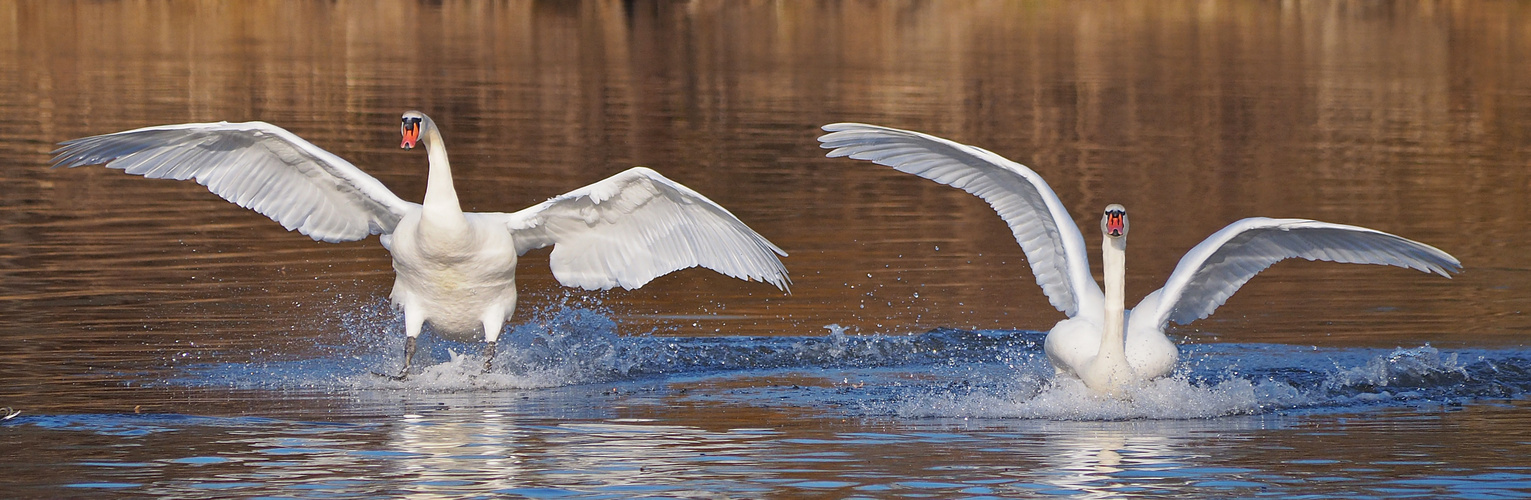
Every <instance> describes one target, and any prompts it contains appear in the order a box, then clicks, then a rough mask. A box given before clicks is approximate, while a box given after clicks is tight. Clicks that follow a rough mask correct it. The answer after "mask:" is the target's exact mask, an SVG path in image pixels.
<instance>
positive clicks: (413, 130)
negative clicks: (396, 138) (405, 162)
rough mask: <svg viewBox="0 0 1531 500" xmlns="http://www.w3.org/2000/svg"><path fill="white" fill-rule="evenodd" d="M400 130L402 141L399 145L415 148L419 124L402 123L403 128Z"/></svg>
mask: <svg viewBox="0 0 1531 500" xmlns="http://www.w3.org/2000/svg"><path fill="white" fill-rule="evenodd" d="M401 132H402V133H403V134H404V142H402V143H400V144H399V147H400V148H403V149H415V143H418V142H420V125H419V124H416V123H406V124H404V128H403V129H402V130H401Z"/></svg>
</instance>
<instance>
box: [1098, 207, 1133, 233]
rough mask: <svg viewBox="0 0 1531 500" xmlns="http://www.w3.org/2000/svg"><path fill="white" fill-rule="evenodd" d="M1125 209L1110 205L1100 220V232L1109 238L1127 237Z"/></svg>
mask: <svg viewBox="0 0 1531 500" xmlns="http://www.w3.org/2000/svg"><path fill="white" fill-rule="evenodd" d="M1128 226H1129V224H1128V223H1127V207H1123V206H1121V205H1118V204H1115V203H1112V204H1111V205H1110V206H1108V207H1106V214H1105V215H1104V216H1102V217H1101V218H1100V232H1101V233H1103V234H1105V235H1106V237H1109V238H1121V237H1123V236H1127V227H1128Z"/></svg>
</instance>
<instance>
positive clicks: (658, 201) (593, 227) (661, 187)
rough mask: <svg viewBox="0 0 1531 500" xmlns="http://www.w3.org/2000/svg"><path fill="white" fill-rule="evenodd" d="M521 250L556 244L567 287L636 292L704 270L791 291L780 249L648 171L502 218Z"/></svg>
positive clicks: (555, 260) (553, 260)
mask: <svg viewBox="0 0 1531 500" xmlns="http://www.w3.org/2000/svg"><path fill="white" fill-rule="evenodd" d="M498 216H500V217H502V218H503V219H504V222H505V224H506V226H507V227H509V228H510V230H511V232H512V233H513V235H514V239H515V241H516V252H517V253H526V252H527V251H528V250H532V249H535V248H542V247H545V246H548V245H554V247H553V252H552V254H551V255H550V256H549V260H550V264H551V265H552V267H553V276H554V277H555V278H558V281H559V282H560V283H563V284H564V285H566V286H572V287H580V288H585V289H588V290H604V289H609V288H612V287H615V286H621V287H622V288H626V289H629V290H631V289H635V288H638V287H641V286H643V285H644V284H647V283H648V282H649V281H650V280H653V279H654V278H657V277H660V276H663V275H665V274H668V273H670V272H672V271H677V270H680V269H685V268H688V267H693V266H702V267H706V268H708V269H712V270H714V271H717V272H720V273H723V274H725V275H728V276H731V277H734V278H739V279H742V280H747V281H748V280H758V281H762V282H766V283H770V284H772V285H776V287H777V288H780V289H782V290H787V287H788V285H789V284H790V283H791V280H790V279H788V278H787V269H786V267H784V266H782V263H781V260H780V259H778V258H777V256H778V255H780V256H783V257H785V256H786V255H787V253H786V252H783V251H782V250H781V249H780V248H777V246H776V245H774V244H772V243H771V242H770V241H768V240H766V239H765V237H764V236H761V235H760V234H758V233H756V232H755V231H754V230H752V229H750V228H749V226H746V225H744V223H743V222H740V221H739V219H738V218H737V217H734V215H733V214H731V213H729V212H728V210H726V209H724V208H723V207H721V206H719V205H718V204H717V203H713V202H712V200H709V199H707V197H705V196H702V195H701V194H699V193H697V192H696V191H692V190H691V189H690V188H687V187H686V186H683V185H681V184H680V183H677V182H675V181H672V180H670V179H667V178H665V177H664V176H663V175H659V172H655V171H653V170H650V169H648V168H644V167H634V168H631V169H628V170H627V171H624V172H622V173H619V174H617V175H613V176H611V177H608V178H606V179H604V180H601V181H600V182H596V183H594V184H591V185H589V186H585V187H582V188H579V189H576V190H574V191H571V192H569V193H567V194H564V195H562V196H558V197H554V198H552V199H549V200H548V201H545V202H542V203H541V204H538V205H535V206H532V207H530V208H527V209H525V210H522V211H519V212H515V213H510V214H498Z"/></svg>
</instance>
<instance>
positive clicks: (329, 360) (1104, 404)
mask: <svg viewBox="0 0 1531 500" xmlns="http://www.w3.org/2000/svg"><path fill="white" fill-rule="evenodd" d="M385 306H386V305H385V304H384V305H379V306H375V307H371V308H362V309H358V310H354V311H353V312H350V313H347V314H341V315H337V316H336V317H335V319H334V324H335V327H336V328H338V329H340V330H341V333H342V334H341V335H338V336H333V337H334V338H336V339H337V340H336V341H334V342H328V343H323V342H321V343H320V345H318V346H317V347H316V348H315V350H314V351H312V352H317V353H318V357H310V358H306V359H280V358H279V357H278V359H270V360H260V361H254V362H248V363H221V364H200V365H194V366H190V367H186V372H187V374H188V375H187V376H186V377H184V378H183V379H181V380H179V381H177V383H181V384H186V385H195V386H227V387H230V388H236V389H265V390H284V391H285V390H298V391H304V390H320V391H331V392H333V391H378V390H382V391H393V390H405V391H425V392H436V393H450V392H469V391H486V390H487V391H497V390H529V389H545V388H551V387H563V386H577V385H583V384H606V383H617V384H621V383H642V382H643V381H653V380H660V379H665V378H669V377H677V376H679V377H685V378H690V379H697V378H730V377H738V376H741V374H745V373H748V374H750V375H749V376H754V375H759V374H762V373H767V374H769V373H797V374H804V375H809V376H814V377H822V378H826V379H832V380H842V381H843V382H844V383H843V384H839V385H838V386H836V387H827V388H821V389H819V390H820V393H811V392H803V393H795V394H796V395H794V396H790V397H791V398H798V402H801V403H808V404H817V403H824V404H825V405H832V406H835V407H840V408H852V409H854V410H851V411H855V412H859V413H860V414H862V415H867V416H878V415H883V416H897V417H904V418H953V417H955V418H1023V419H1051V420H1128V419H1185V418H1213V417H1220V416H1229V415H1252V414H1263V413H1270V412H1278V411H1289V410H1300V411H1311V410H1314V409H1336V408H1354V407H1358V406H1365V405H1407V404H1445V403H1450V402H1452V401H1460V400H1462V399H1476V398H1485V397H1520V396H1522V395H1524V394H1526V393H1527V392H1531V360H1528V359H1527V358H1526V357H1525V356H1524V354H1522V353H1517V352H1506V351H1456V352H1442V351H1440V350H1439V349H1437V348H1435V347H1431V346H1429V345H1425V346H1421V347H1417V348H1400V349H1395V350H1391V351H1386V350H1376V349H1324V350H1321V349H1317V348H1308V347H1297V346H1285V345H1266V344H1195V345H1186V346H1184V347H1183V348H1182V349H1183V350H1184V351H1185V352H1184V359H1185V361H1183V362H1182V366H1181V367H1180V369H1179V370H1178V371H1177V372H1176V373H1175V374H1174V375H1173V376H1171V377H1166V378H1163V379H1159V380H1154V381H1151V382H1148V383H1146V384H1143V385H1142V386H1140V387H1137V388H1135V389H1132V390H1130V391H1129V393H1128V395H1127V397H1126V398H1121V399H1117V398H1107V397H1101V396H1098V395H1095V394H1093V393H1091V392H1090V391H1089V390H1087V389H1086V388H1085V387H1084V386H1083V385H1082V384H1080V383H1079V382H1078V381H1075V380H1072V379H1067V378H1055V377H1054V376H1053V373H1052V368H1051V366H1050V365H1049V364H1048V361H1047V358H1046V356H1045V355H1043V354H1042V350H1041V343H1042V340H1043V338H1044V336H1045V334H1043V333H1040V332H1028V331H1008V330H989V331H967V330H957V329H949V328H938V329H935V330H932V331H929V332H926V333H922V334H918V335H907V336H900V335H851V334H847V333H846V329H845V328H843V327H840V326H839V325H826V326H825V328H826V329H827V330H828V332H829V333H828V335H823V336H797V337H667V336H660V335H654V334H652V333H645V334H639V335H621V334H619V333H618V325H617V323H616V322H615V321H613V320H612V319H611V314H609V313H608V312H606V311H604V310H602V309H601V308H599V307H598V305H597V306H596V307H589V306H590V304H588V303H586V304H578V305H570V304H567V303H561V304H560V303H554V304H553V305H551V306H548V307H546V308H544V309H542V310H539V311H532V312H529V313H528V314H527V315H526V316H525V317H526V318H527V319H526V320H525V321H524V322H522V323H518V324H516V325H514V326H513V328H512V329H511V330H510V331H509V332H507V333H506V334H505V335H504V336H502V337H501V341H500V349H499V351H498V353H497V355H496V358H495V363H494V364H495V368H494V369H493V370H492V371H489V372H485V371H483V368H482V367H483V361H484V359H483V357H482V351H481V349H482V348H483V345H484V344H461V343H454V342H450V341H445V340H442V339H439V338H433V337H430V336H427V337H424V338H422V342H421V352H420V354H418V355H417V360H418V363H417V366H419V368H417V369H416V371H415V372H414V373H412V374H411V375H410V377H409V378H408V379H406V380H404V381H393V380H389V379H388V378H386V377H381V376H378V375H376V374H375V372H382V373H392V371H393V370H395V369H396V368H395V367H396V366H398V365H397V363H398V362H399V360H398V359H397V357H398V355H399V353H401V352H402V350H403V346H402V343H403V339H402V338H401V337H402V336H400V335H396V334H388V333H387V332H390V331H394V332H396V331H397V329H398V327H399V326H400V325H398V324H397V322H398V318H397V315H396V314H394V313H392V312H391V311H389V310H388V309H387V308H386V307H385ZM326 338H328V337H326ZM853 380H854V381H855V382H852V381H853ZM853 388H854V389H853ZM755 397H758V398H760V400H759V401H752V402H750V404H761V405H771V404H777V403H778V402H779V399H780V397H781V395H780V394H774V393H762V394H759V395H758V396H755ZM744 399H746V400H749V399H752V398H751V397H745V398H744Z"/></svg>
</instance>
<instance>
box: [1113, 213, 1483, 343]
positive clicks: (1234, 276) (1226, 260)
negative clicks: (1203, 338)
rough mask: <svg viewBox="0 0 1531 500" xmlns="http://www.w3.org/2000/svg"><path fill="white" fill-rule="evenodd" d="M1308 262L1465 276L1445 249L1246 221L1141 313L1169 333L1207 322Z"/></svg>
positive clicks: (1368, 232)
mask: <svg viewBox="0 0 1531 500" xmlns="http://www.w3.org/2000/svg"><path fill="white" fill-rule="evenodd" d="M1293 257H1301V258H1304V259H1307V260H1326V261H1331V262H1343V263H1350V264H1386V265H1390V266H1398V267H1406V268H1410V269H1418V270H1420V271H1424V272H1429V273H1436V274H1439V275H1441V276H1445V277H1447V278H1450V277H1451V275H1450V273H1453V272H1457V271H1459V270H1461V268H1462V263H1461V262H1459V261H1458V260H1457V259H1456V257H1452V256H1451V255H1450V254H1448V253H1446V252H1443V251H1441V250H1440V249H1438V248H1435V247H1432V246H1430V245H1426V244H1424V243H1420V242H1417V241H1414V240H1410V239H1407V238H1403V237H1400V236H1395V235H1392V234H1388V233H1384V232H1382V231H1377V230H1374V229H1367V228H1364V227H1358V226H1347V225H1343V224H1330V223H1328V222H1319V221H1314V220H1307V219H1268V218H1264V217H1254V218H1249V219H1244V220H1241V221H1238V222H1234V223H1233V224H1229V225H1228V227H1225V228H1223V229H1222V230H1220V231H1218V232H1216V233H1212V235H1211V236H1208V237H1207V239H1206V240H1203V241H1202V242H1201V243H1200V244H1198V245H1196V247H1195V248H1192V249H1191V251H1190V252H1187V253H1186V254H1185V257H1182V258H1181V259H1180V263H1179V264H1177V265H1176V266H1175V271H1174V272H1173V273H1171V274H1170V277H1169V280H1168V282H1167V283H1165V285H1164V288H1163V289H1161V290H1160V291H1158V292H1155V293H1153V294H1149V297H1148V298H1145V299H1144V303H1143V304H1140V306H1139V307H1140V308H1141V307H1144V306H1149V302H1150V300H1149V299H1150V298H1152V299H1154V300H1155V301H1156V302H1157V304H1154V305H1152V309H1135V310H1143V311H1147V310H1152V311H1153V312H1154V314H1155V316H1153V317H1152V318H1153V320H1154V321H1155V324H1156V325H1157V326H1158V328H1160V329H1162V328H1164V327H1165V326H1168V323H1169V322H1171V321H1173V322H1175V323H1177V324H1186V323H1190V322H1192V321H1195V320H1198V319H1201V318H1205V317H1207V316H1210V315H1211V314H1212V311H1215V310H1217V307H1218V306H1221V305H1223V302H1226V301H1227V300H1228V297H1230V296H1232V295H1233V293H1234V292H1236V291H1238V289H1239V287H1240V286H1243V285H1244V283H1245V282H1248V281H1249V279H1250V278H1253V277H1254V276H1255V275H1256V274H1258V273H1259V272H1260V271H1263V270H1265V268H1267V267H1270V266H1271V264H1275V263H1277V262H1280V261H1282V260H1285V259H1290V258H1293Z"/></svg>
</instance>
